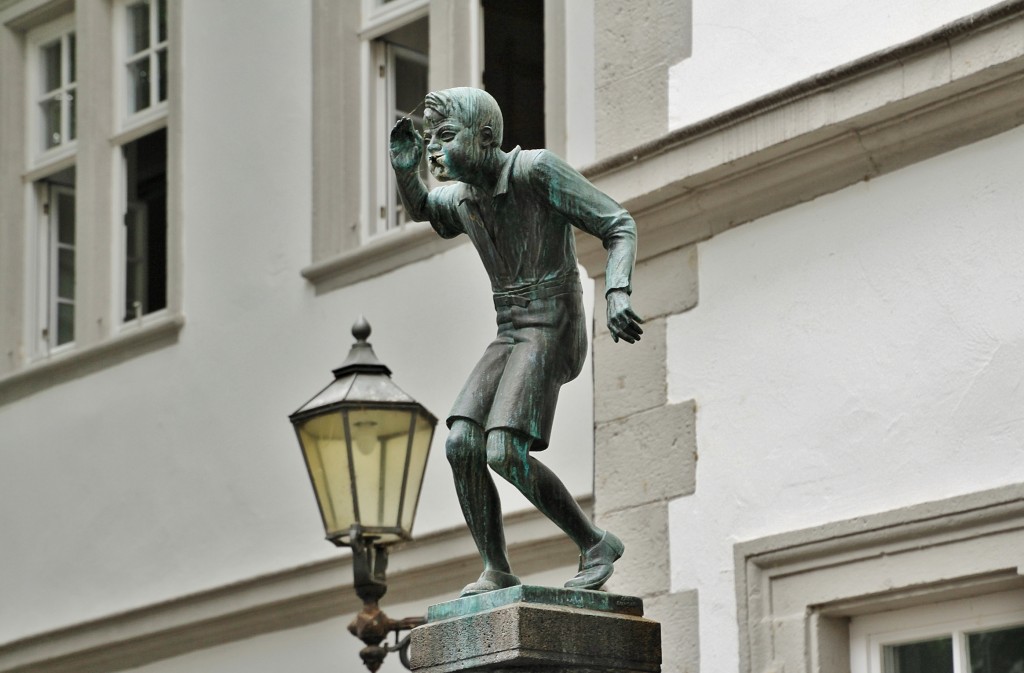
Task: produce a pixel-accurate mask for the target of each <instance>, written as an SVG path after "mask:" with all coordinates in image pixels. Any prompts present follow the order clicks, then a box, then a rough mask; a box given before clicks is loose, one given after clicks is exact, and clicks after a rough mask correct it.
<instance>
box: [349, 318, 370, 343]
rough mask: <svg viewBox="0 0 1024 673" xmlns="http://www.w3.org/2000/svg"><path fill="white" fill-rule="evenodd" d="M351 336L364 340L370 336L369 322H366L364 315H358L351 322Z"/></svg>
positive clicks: (357, 339)
mask: <svg viewBox="0 0 1024 673" xmlns="http://www.w3.org/2000/svg"><path fill="white" fill-rule="evenodd" d="M352 336H354V337H355V338H356V341H366V340H367V339H369V338H370V323H368V322H366V318H365V317H363V316H359V319H358V320H356V321H355V322H354V323H352Z"/></svg>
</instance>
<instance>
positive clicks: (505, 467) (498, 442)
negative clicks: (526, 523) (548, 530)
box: [487, 428, 623, 589]
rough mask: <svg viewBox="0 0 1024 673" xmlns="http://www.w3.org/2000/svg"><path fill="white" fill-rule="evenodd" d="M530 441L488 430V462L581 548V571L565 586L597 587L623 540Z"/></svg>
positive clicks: (502, 430)
mask: <svg viewBox="0 0 1024 673" xmlns="http://www.w3.org/2000/svg"><path fill="white" fill-rule="evenodd" d="M531 442H532V439H530V438H529V437H526V436H525V435H521V434H519V433H517V432H515V431H512V430H508V429H505V428H496V429H494V430H491V431H490V432H489V433H487V464H488V465H490V466H491V469H493V470H494V471H495V472H497V473H498V474H499V475H501V476H502V477H503V478H504V479H506V480H507V481H509V482H510V483H511V484H513V485H514V486H515V487H516V488H518V489H519V491H520V492H521V493H522V494H523V495H524V496H526V499H527V500H529V501H530V502H531V503H533V505H534V506H535V507H536V508H537V509H539V510H540V511H541V512H542V513H543V514H544V515H546V516H547V517H548V518H549V519H551V521H553V522H554V523H555V524H556V525H557V526H558V527H559V528H561V529H562V530H563V531H564V532H565V534H566V535H568V536H569V538H570V539H571V540H572V541H573V542H575V543H576V545H577V546H578V547H579V548H580V572H579V574H578V575H576V577H574V578H572V579H571V580H569V582H567V583H566V586H567V587H570V588H576V589H597V588H599V587H600V586H601V585H602V584H604V583H605V581H606V580H607V579H608V578H609V577H610V576H611V574H612V564H613V563H614V562H615V561H616V560H618V558H619V557H620V556H622V552H623V545H622V542H621V541H620V540H619V539H618V538H617V537H615V536H614V535H612V534H611V533H608V532H607V531H604V530H601V529H600V528H598V527H597V526H595V525H594V523H593V522H592V521H591V520H590V518H589V517H588V516H587V515H586V514H585V513H584V512H583V510H582V509H581V508H580V506H579V504H578V503H577V502H576V499H575V498H573V497H572V494H571V493H569V490H568V489H567V488H566V487H565V484H563V483H562V481H561V480H560V479H559V478H558V477H557V476H556V475H555V473H554V472H552V471H551V470H549V469H548V468H547V467H546V466H545V465H544V464H543V463H541V462H540V461H539V460H537V459H536V458H534V457H533V456H531V455H530V451H529V449H530V444H531Z"/></svg>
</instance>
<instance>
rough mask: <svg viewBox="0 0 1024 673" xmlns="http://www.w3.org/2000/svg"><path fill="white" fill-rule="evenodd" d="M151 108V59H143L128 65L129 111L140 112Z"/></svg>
mask: <svg viewBox="0 0 1024 673" xmlns="http://www.w3.org/2000/svg"><path fill="white" fill-rule="evenodd" d="M148 107H149V59H148V58H141V59H139V60H138V61H135V62H134V63H129V64H128V111H129V112H138V111H139V110H145V109H146V108H148Z"/></svg>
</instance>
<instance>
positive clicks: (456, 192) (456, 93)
mask: <svg viewBox="0 0 1024 673" xmlns="http://www.w3.org/2000/svg"><path fill="white" fill-rule="evenodd" d="M424 103H425V110H424V135H425V138H422V139H421V138H420V135H419V133H418V132H417V131H416V129H415V128H414V127H413V125H412V122H411V121H410V120H409V119H408V118H406V119H402V120H400V121H399V122H398V123H397V124H396V125H395V128H394V129H393V130H392V131H391V144H390V151H391V165H392V167H393V168H394V170H395V174H396V176H397V178H398V187H399V192H400V193H401V196H402V202H403V204H404V205H405V208H406V212H407V213H408V214H409V216H410V217H411V218H412V219H413V220H417V221H422V220H429V221H430V224H431V225H432V226H433V228H434V230H435V231H437V233H438V234H440V235H441V236H443V237H444V238H452V237H455V236H458V235H459V234H466V235H468V236H469V238H470V240H471V241H472V242H473V245H474V246H475V247H476V249H477V252H478V253H479V254H480V258H481V260H482V261H483V264H484V267H485V268H486V270H487V273H488V275H489V276H490V279H491V287H492V290H493V292H494V307H495V310H496V312H497V323H498V334H497V336H496V338H495V339H494V341H493V342H491V344H490V345H489V346H488V347H487V349H486V350H485V351H484V354H483V357H482V358H481V359H480V362H479V363H478V364H477V366H476V368H475V369H474V370H473V372H472V374H470V376H469V380H468V381H467V382H466V384H465V386H464V387H463V389H462V392H461V393H460V394H459V397H458V399H456V401H455V404H454V405H453V407H452V410H451V413H450V414H449V416H448V427H449V428H450V429H451V434H450V435H449V437H448V441H447V444H446V451H447V456H448V460H449V462H450V463H451V466H452V470H453V472H454V476H455V488H456V491H457V493H458V496H459V503H460V504H461V506H462V513H463V515H464V516H465V517H466V523H467V525H468V526H469V530H470V533H471V534H472V536H473V540H474V541H475V542H476V546H477V548H478V549H479V550H480V556H481V557H482V558H483V562H484V571H483V573H482V574H481V575H480V578H479V579H478V580H477V581H476V582H473V583H472V584H470V585H468V586H467V587H466V588H465V589H464V590H463V592H462V595H463V596H469V595H473V594H478V593H483V592H486V591H494V590H496V589H502V588H505V587H510V586H515V585H517V584H519V583H520V582H519V578H517V577H516V576H515V575H513V574H512V569H511V567H510V565H509V561H508V554H507V551H506V548H505V535H504V531H503V529H502V520H501V504H500V502H499V500H498V493H497V490H496V489H495V486H494V482H493V481H492V479H491V475H490V474H489V472H488V466H489V467H490V469H491V470H494V471H495V472H497V473H498V474H499V475H500V476H501V477H503V478H504V479H506V480H507V481H509V482H510V483H512V484H513V485H515V486H516V487H517V488H518V489H519V490H520V491H521V492H522V494H523V495H524V496H526V498H527V499H528V500H529V501H530V502H532V503H533V504H534V505H535V506H536V507H537V509H539V510H540V511H541V512H543V513H544V514H545V515H547V516H548V518H550V519H551V520H552V521H553V522H554V523H555V524H557V525H558V526H559V528H561V529H562V530H563V531H565V533H566V534H567V535H568V536H569V537H570V538H571V539H572V540H573V542H575V543H576V544H577V546H579V548H580V568H579V574H577V575H576V576H575V577H573V578H572V579H570V580H569V581H568V582H566V584H565V586H566V587H568V588H574V589H598V588H600V587H601V585H603V584H604V583H605V581H606V580H607V579H608V578H609V577H610V576H611V574H612V570H613V566H612V564H613V563H614V562H615V561H616V560H618V558H619V557H620V556H622V552H623V544H622V542H621V541H620V540H619V539H618V538H617V537H615V536H614V535H613V534H612V533H610V532H608V531H605V530H602V529H600V528H598V527H597V526H595V525H594V524H593V523H592V522H591V521H590V519H589V518H588V517H587V516H586V514H584V513H583V511H582V510H581V509H580V507H579V505H577V503H576V501H575V500H574V499H573V497H572V496H571V495H570V493H569V491H568V490H567V489H566V487H565V486H564V485H563V484H562V482H561V481H560V480H559V479H558V477H557V476H555V474H554V473H553V472H552V471H551V470H549V469H548V468H547V467H545V466H544V465H543V464H542V463H540V462H539V461H538V460H537V459H536V458H534V457H533V456H532V455H530V452H533V451H542V450H544V449H545V448H547V446H548V439H549V437H550V433H551V423H552V420H553V417H554V411H555V402H556V401H557V399H558V391H559V388H560V387H561V386H562V384H563V383H566V382H568V381H571V380H572V379H574V378H576V376H577V375H578V374H579V372H580V369H581V368H582V366H583V361H584V358H585V357H586V353H587V347H588V341H587V330H586V325H585V319H584V313H583V299H582V296H583V294H582V289H581V286H580V279H579V275H578V272H577V266H576V249H575V244H574V240H573V232H572V227H571V226H570V225H574V226H576V227H579V228H580V229H582V230H583V231H586V232H588V233H590V234H593V235H594V236H597V237H599V238H600V239H601V240H602V241H603V242H604V246H605V248H606V249H607V250H608V265H607V269H606V275H605V279H606V287H607V291H606V293H605V297H606V300H607V305H608V328H609V330H610V331H611V336H612V338H613V339H614V340H615V341H618V340H619V339H622V340H624V341H626V342H628V343H633V342H635V341H637V340H639V339H640V335H641V334H642V333H643V330H642V329H641V328H640V325H639V323H640V322H642V321H641V320H640V318H639V317H637V315H636V314H635V313H634V312H633V309H632V307H631V305H630V292H631V286H630V278H631V276H632V272H633V263H634V259H635V257H636V224H635V223H634V221H633V218H632V217H630V215H629V213H627V212H626V211H625V210H624V209H623V208H622V206H620V205H619V204H617V203H616V202H615V201H613V200H612V199H611V198H610V197H608V196H607V195H605V194H603V193H602V192H600V191H598V190H597V188H595V187H594V186H593V185H591V184H590V183H589V182H588V181H587V180H586V179H585V178H584V177H583V176H582V175H580V174H579V173H578V172H577V171H576V170H574V169H573V168H572V167H571V166H569V165H568V164H567V163H565V162H564V161H562V160H561V159H559V158H558V157H557V156H555V155H554V154H552V153H551V152H548V151H547V150H529V151H524V150H521V149H520V148H518V147H516V148H515V149H513V150H512V151H511V152H504V151H502V150H501V140H502V116H501V110H500V109H499V108H498V104H497V102H495V100H494V98H492V97H491V96H490V94H488V93H486V92H484V91H483V90H480V89H473V88H466V87H460V88H455V89H446V90H444V91H436V92H433V93H430V94H428V95H427V97H426V100H425V102H424ZM424 140H425V142H426V155H427V165H428V167H429V169H430V172H431V174H432V175H433V176H434V177H435V178H437V179H438V180H440V181H442V182H449V181H451V182H454V184H449V185H443V186H441V187H438V188H436V189H434V190H432V191H428V190H427V187H426V185H424V184H423V181H422V180H421V179H420V176H419V172H418V168H419V165H420V161H421V159H422V157H423V148H424Z"/></svg>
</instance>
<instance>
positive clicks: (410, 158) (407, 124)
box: [389, 117, 423, 172]
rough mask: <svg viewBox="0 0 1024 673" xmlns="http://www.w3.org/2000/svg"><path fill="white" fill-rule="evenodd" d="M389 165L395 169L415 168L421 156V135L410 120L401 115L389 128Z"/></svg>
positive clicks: (409, 169) (407, 169)
mask: <svg viewBox="0 0 1024 673" xmlns="http://www.w3.org/2000/svg"><path fill="white" fill-rule="evenodd" d="M389 149H390V153H391V166H392V167H393V168H394V169H395V170H396V171H403V172H405V171H412V170H416V168H417V167H419V165H420V159H422V158H423V137H422V136H421V135H420V134H419V131H417V130H416V128H415V127H414V126H413V125H412V120H411V119H409V118H408V117H403V118H402V119H399V120H398V123H397V124H395V128H393V129H391V143H390V146H389Z"/></svg>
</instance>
